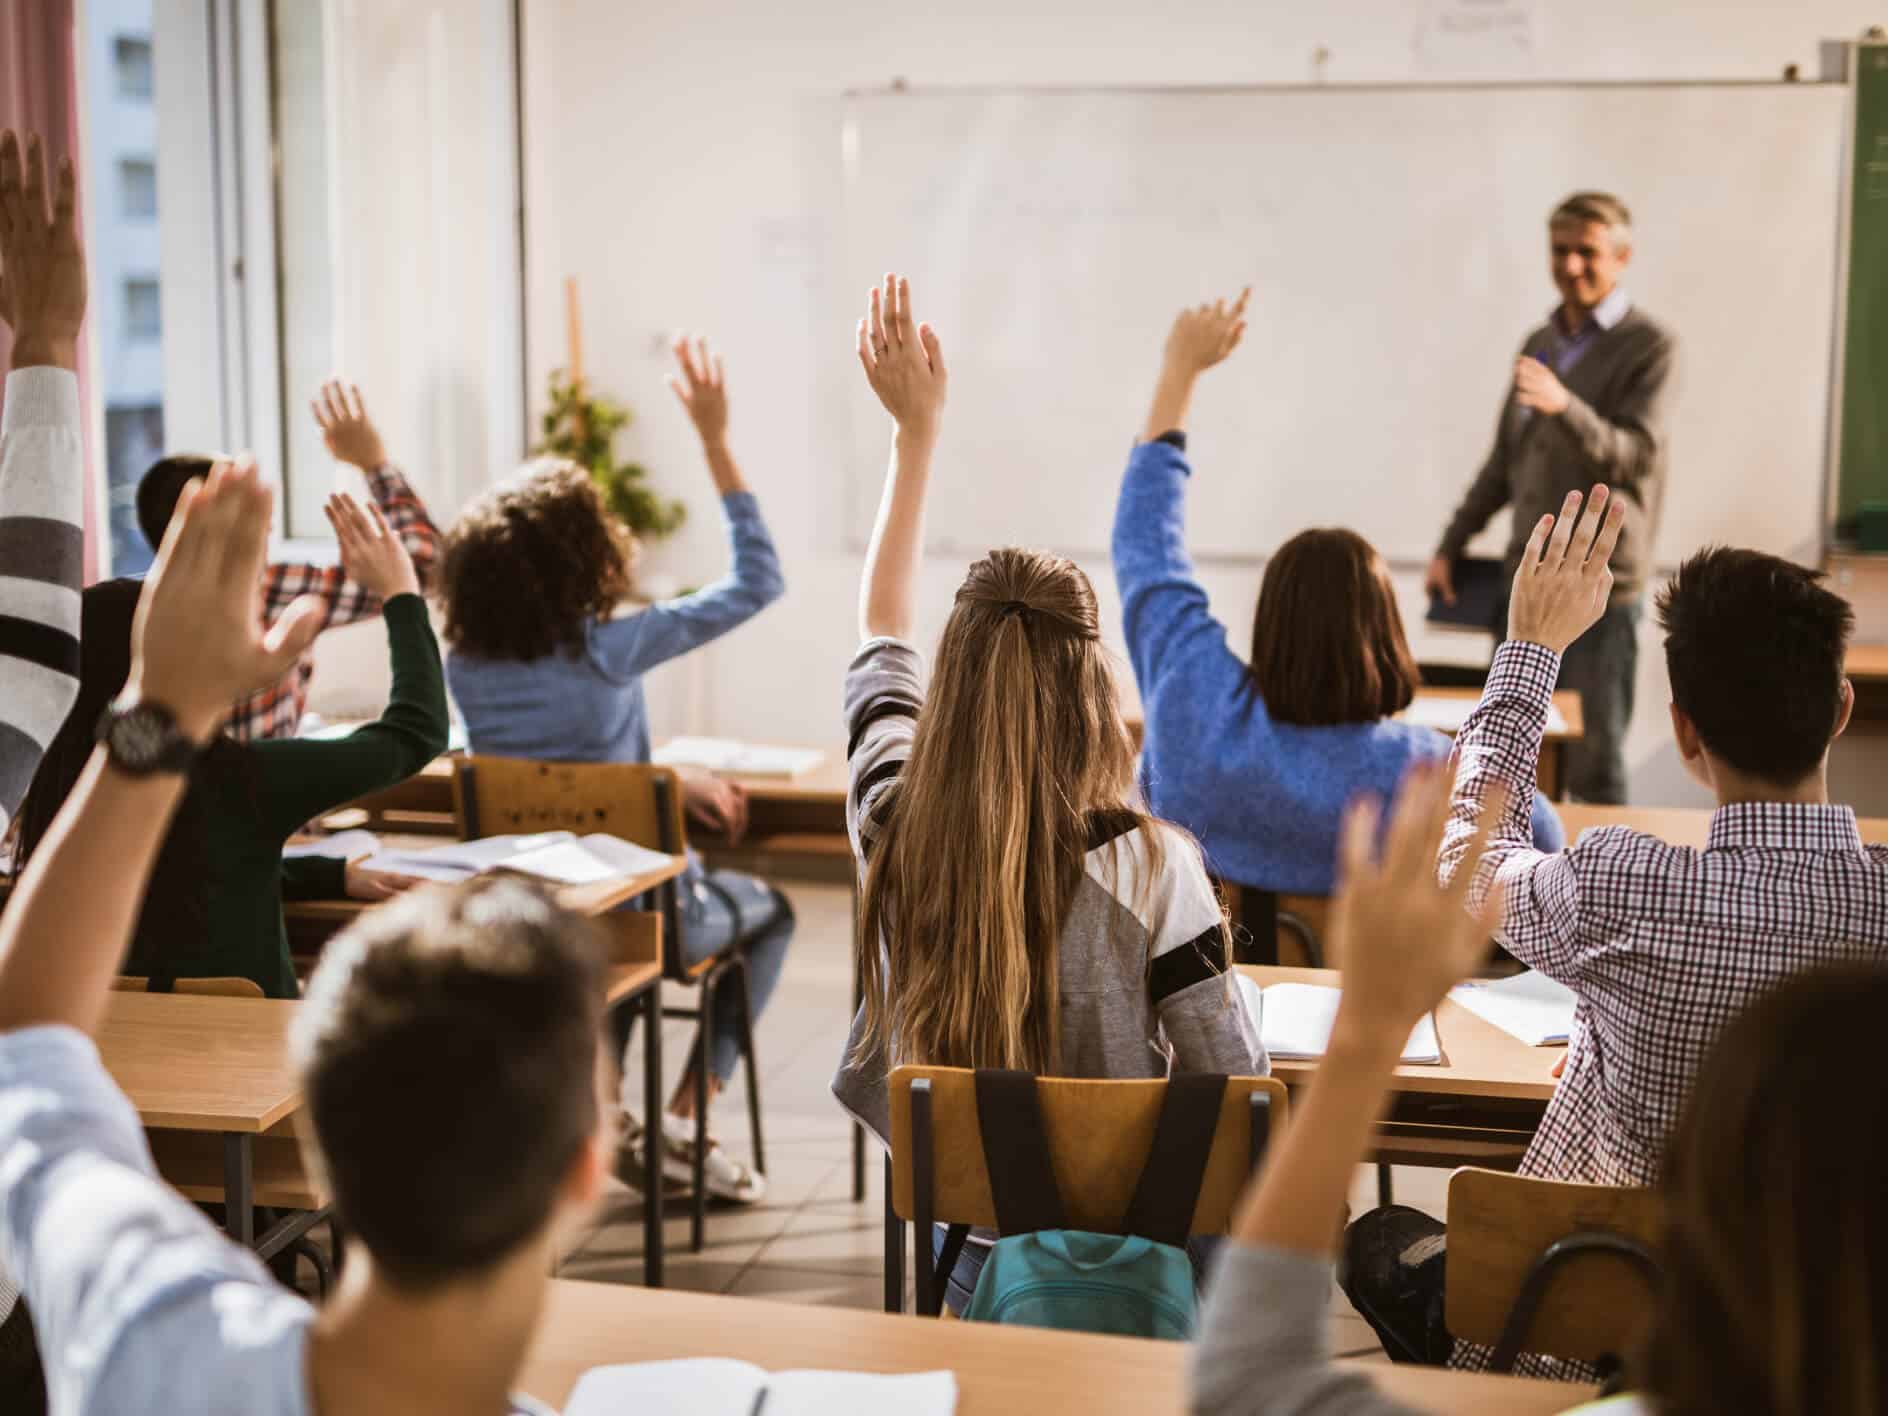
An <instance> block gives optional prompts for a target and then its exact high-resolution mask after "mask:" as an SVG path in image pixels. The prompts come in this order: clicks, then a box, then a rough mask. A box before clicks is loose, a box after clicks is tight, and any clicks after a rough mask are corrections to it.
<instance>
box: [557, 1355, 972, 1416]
mask: <svg viewBox="0 0 1888 1416" xmlns="http://www.w3.org/2000/svg"><path fill="white" fill-rule="evenodd" d="M956 1409H957V1378H956V1377H954V1376H952V1375H951V1374H950V1373H949V1372H913V1373H909V1374H906V1375H901V1376H889V1377H888V1376H880V1375H878V1374H876V1373H871V1372H768V1371H766V1370H764V1369H762V1368H760V1367H756V1366H754V1365H753V1364H752V1363H751V1362H737V1361H733V1360H732V1359H729V1358H725V1357H699V1358H691V1359H688V1360H686V1361H675V1362H634V1363H630V1364H627V1365H624V1366H615V1367H593V1368H591V1369H590V1370H589V1371H587V1372H585V1373H584V1374H583V1376H581V1377H580V1378H578V1380H577V1386H576V1389H575V1390H573V1391H572V1392H571V1394H570V1400H569V1401H567V1402H565V1403H564V1416H643V1413H654V1412H662V1413H664V1416H880V1413H883V1412H887V1411H895V1412H897V1413H898V1416H952V1413H953V1412H955V1411H956Z"/></svg>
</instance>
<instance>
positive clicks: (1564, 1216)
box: [1443, 1169, 1661, 1372]
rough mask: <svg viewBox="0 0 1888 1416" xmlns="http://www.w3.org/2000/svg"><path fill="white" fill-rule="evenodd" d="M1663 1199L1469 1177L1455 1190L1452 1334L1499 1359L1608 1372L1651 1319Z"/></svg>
mask: <svg viewBox="0 0 1888 1416" xmlns="http://www.w3.org/2000/svg"><path fill="white" fill-rule="evenodd" d="M1660 1215H1661V1211H1660V1202H1659V1197H1658V1192H1657V1191H1656V1190H1649V1189H1627V1188H1624V1187H1620V1186H1612V1185H1576V1184H1572V1183H1569V1182H1567V1181H1564V1180H1536V1179H1531V1178H1528V1177H1524V1176H1519V1175H1504V1174H1502V1173H1501V1172H1499V1171H1495V1170H1480V1169H1466V1170H1458V1171H1456V1173H1455V1175H1454V1176H1453V1177H1452V1178H1451V1179H1450V1181H1449V1262H1448V1265H1447V1269H1446V1273H1447V1278H1446V1282H1447V1289H1446V1292H1445V1294H1444V1297H1443V1311H1444V1314H1445V1316H1446V1318H1447V1321H1448V1326H1449V1331H1450V1332H1451V1333H1453V1334H1454V1335H1455V1336H1456V1337H1458V1338H1461V1339H1463V1340H1465V1341H1468V1342H1478V1343H1482V1344H1484V1345H1486V1346H1490V1347H1493V1348H1494V1350H1495V1351H1494V1357H1493V1359H1492V1367H1493V1369H1494V1370H1495V1371H1497V1372H1511V1371H1513V1370H1514V1362H1515V1358H1517V1357H1518V1356H1519V1355H1520V1354H1521V1353H1522V1352H1539V1353H1542V1354H1543V1355H1546V1356H1549V1357H1563V1358H1569V1359H1572V1360H1574V1361H1580V1362H1593V1363H1599V1364H1602V1365H1603V1364H1606V1363H1607V1362H1609V1361H1611V1360H1614V1359H1617V1358H1618V1357H1619V1356H1620V1355H1622V1354H1623V1353H1625V1352H1626V1351H1627V1350H1629V1349H1630V1347H1631V1346H1632V1344H1633V1342H1634V1341H1635V1340H1636V1338H1637V1336H1638V1334H1639V1331H1640V1330H1641V1328H1642V1327H1643V1326H1644V1324H1645V1321H1646V1319H1647V1318H1648V1317H1649V1316H1650V1315H1651V1311H1652V1301H1653V1296H1654V1291H1655V1289H1656V1287H1657V1285H1658V1282H1659V1277H1660V1270H1659V1262H1658V1258H1657V1250H1656V1245H1657V1243H1658V1236H1659V1226H1660Z"/></svg>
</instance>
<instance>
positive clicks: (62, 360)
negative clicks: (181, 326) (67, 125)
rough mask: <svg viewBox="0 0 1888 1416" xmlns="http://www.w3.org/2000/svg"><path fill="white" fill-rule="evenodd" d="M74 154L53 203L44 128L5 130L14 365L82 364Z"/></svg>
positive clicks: (1, 209) (1, 140)
mask: <svg viewBox="0 0 1888 1416" xmlns="http://www.w3.org/2000/svg"><path fill="white" fill-rule="evenodd" d="M76 205H77V188H76V183H75V180H74V178H73V174H72V159H70V158H62V159H60V162H59V173H58V177H57V179H56V181H55V182H54V186H53V194H52V205H51V207H50V208H48V206H47V204H46V157H45V149H44V145H43V144H42V143H41V142H40V140H39V135H38V134H36V133H33V134H28V135H27V139H26V162H25V168H24V174H22V169H21V162H20V140H19V136H18V135H17V134H16V133H14V131H13V130H12V129H11V128H8V129H7V130H6V131H4V132H0V321H3V322H5V324H6V325H7V326H8V327H9V328H10V329H11V330H12V331H13V367H14V368H16V369H26V368H32V367H34V366H37V365H51V366H53V367H56V368H62V369H71V370H73V371H74V372H76V371H77V369H78V367H79V355H78V348H79V326H80V325H81V324H82V323H83V322H84V320H85V252H84V251H83V249H82V248H81V247H80V244H79V225H78V221H77V218H76V216H75V214H74V213H75V208H76Z"/></svg>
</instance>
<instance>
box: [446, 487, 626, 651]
mask: <svg viewBox="0 0 1888 1416" xmlns="http://www.w3.org/2000/svg"><path fill="white" fill-rule="evenodd" d="M635 559H636V542H635V538H634V537H632V536H631V535H630V534H629V530H628V528H627V527H625V526H624V525H623V524H622V523H621V522H620V521H618V520H617V519H616V518H615V517H613V516H611V515H610V514H609V513H608V511H606V510H605V509H604V506H603V498H602V497H601V496H600V495H599V494H598V492H597V487H596V483H595V482H593V481H591V480H590V474H589V473H587V472H585V471H584V470H583V468H581V467H579V466H578V465H577V464H576V463H574V462H571V461H568V460H567V459H564V458H558V457H541V458H538V459H537V460H536V461H534V462H527V463H526V464H525V465H524V466H523V467H522V468H520V469H519V471H518V473H517V475H516V476H514V477H511V478H509V479H507V480H506V481H505V482H504V483H502V484H501V485H499V486H497V487H494V488H493V489H492V490H491V491H489V492H487V493H486V494H485V495H484V496H482V497H480V498H479V499H478V500H477V501H475V502H473V503H472V504H471V505H470V506H468V507H467V508H466V509H465V511H464V512H462V513H461V514H460V516H459V519H458V520H457V521H455V522H454V523H453V524H452V529H451V530H449V531H448V532H447V533H446V544H445V552H444V556H443V558H442V560H441V562H440V568H439V585H438V590H437V594H438V596H439V600H440V603H441V605H442V607H443V608H444V610H445V614H446V642H447V643H448V644H450V645H451V646H452V647H453V648H454V649H457V650H459V651H460V652H461V653H465V654H471V655H473V656H475V657H477V658H481V659H517V660H523V661H525V662H529V661H530V660H532V659H541V658H544V657H545V656H546V655H548V654H551V653H554V652H556V651H557V650H559V649H574V648H577V647H579V646H580V645H582V644H583V642H584V635H585V632H586V630H587V629H588V628H589V626H590V623H591V621H593V620H596V619H599V618H602V617H603V616H606V615H608V614H609V613H610V611H611V610H613V609H615V608H616V606H617V605H618V604H619V603H620V602H621V601H622V600H623V599H624V597H625V596H627V595H628V594H629V587H630V570H631V568H632V567H633V565H634V564H635Z"/></svg>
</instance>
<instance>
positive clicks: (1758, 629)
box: [1344, 486, 1888, 1376]
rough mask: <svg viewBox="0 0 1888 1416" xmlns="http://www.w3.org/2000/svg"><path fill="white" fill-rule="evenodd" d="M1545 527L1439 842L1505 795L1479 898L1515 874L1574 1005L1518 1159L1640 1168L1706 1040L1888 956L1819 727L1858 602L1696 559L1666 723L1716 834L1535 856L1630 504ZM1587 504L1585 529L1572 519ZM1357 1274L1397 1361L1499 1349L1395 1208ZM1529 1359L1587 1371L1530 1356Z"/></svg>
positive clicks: (1784, 568)
mask: <svg viewBox="0 0 1888 1416" xmlns="http://www.w3.org/2000/svg"><path fill="white" fill-rule="evenodd" d="M1580 502H1581V498H1580V494H1579V493H1578V492H1574V493H1571V494H1570V495H1569V496H1568V497H1567V499H1566V501H1565V503H1564V504H1563V506H1562V508H1561V513H1560V516H1559V517H1558V518H1557V519H1556V518H1555V517H1552V516H1547V517H1543V518H1542V519H1541V521H1540V522H1539V523H1538V524H1537V525H1536V526H1535V527H1534V530H1533V535H1532V538H1531V539H1530V540H1529V542H1528V545H1527V549H1526V552H1525V554H1524V555H1523V556H1522V559H1521V565H1520V569H1519V570H1518V571H1517V572H1516V573H1515V578H1514V594H1513V599H1512V602H1511V605H1510V611H1509V627H1508V634H1509V637H1508V641H1507V642H1506V643H1504V644H1503V645H1502V646H1501V647H1500V648H1499V649H1498V650H1496V652H1495V659H1494V663H1493V664H1492V665H1491V666H1490V669H1489V673H1488V684H1487V687H1486V688H1485V689H1484V690H1483V692H1482V700H1481V703H1480V705H1479V706H1478V707H1477V708H1476V709H1475V711H1474V712H1473V713H1472V714H1471V715H1470V716H1469V719H1468V721H1467V723H1465V724H1464V725H1463V728H1462V733H1461V736H1460V737H1459V738H1458V739H1457V744H1456V779H1455V795H1454V806H1453V811H1452V818H1451V822H1450V826H1449V830H1448V834H1447V836H1446V838H1445V840H1444V843H1443V848H1442V855H1441V875H1442V878H1443V879H1444V880H1445V881H1446V880H1448V879H1450V878H1451V877H1453V876H1454V874H1455V872H1456V871H1457V870H1458V869H1460V868H1461V866H1462V864H1463V862H1464V859H1465V857H1466V853H1467V851H1468V847H1469V843H1470V841H1471V840H1472V839H1473V836H1474V825H1475V821H1476V818H1477V815H1478V814H1479V812H1480V810H1481V804H1482V802H1483V801H1484V800H1486V799H1488V798H1489V796H1490V794H1491V792H1493V791H1494V790H1495V789H1497V788H1503V789H1505V790H1506V791H1507V792H1508V793H1509V794H1510V795H1509V797H1508V809H1507V812H1506V814H1505V816H1504V817H1503V819H1502V820H1501V821H1500V822H1499V823H1498V825H1497V826H1496V829H1495V833H1494V840H1493V841H1492V843H1491V844H1490V846H1489V848H1488V853H1487V855H1486V856H1485V857H1484V858H1483V862H1482V866H1481V875H1480V878H1478V879H1477V881H1476V882H1475V890H1474V891H1473V892H1472V898H1473V899H1474V900H1477V901H1479V900H1480V899H1481V898H1483V896H1484V895H1485V893H1486V892H1487V890H1488V889H1489V888H1490V886H1491V885H1492V884H1493V883H1495V882H1497V881H1499V882H1500V885H1501V887H1502V903H1501V914H1500V921H1501V926H1500V929H1499V931H1498V932H1497V938H1499V939H1500V941H1501V943H1502V944H1504V945H1505V946H1506V947H1507V948H1508V949H1509V951H1510V952H1512V953H1513V954H1514V955H1515V957H1517V958H1518V959H1520V960H1521V962H1523V963H1525V964H1528V965H1529V966H1531V967H1533V968H1536V969H1538V970H1540V971H1541V972H1542V973H1544V974H1546V975H1548V976H1549V977H1551V978H1554V979H1557V980H1559V981H1560V982H1561V983H1563V984H1565V985H1566V986H1567V987H1568V988H1570V989H1572V990H1573V993H1574V995H1575V998H1576V1000H1577V1003H1576V1007H1575V1012H1574V1025H1573V1034H1572V1041H1571V1045H1570V1046H1569V1047H1568V1049H1567V1058H1566V1066H1565V1071H1564V1075H1563V1076H1562V1078H1561V1081H1560V1085H1559V1087H1558V1088H1557V1089H1556V1090H1555V1093H1554V1097H1553V1100H1552V1101H1551V1102H1549V1103H1548V1106H1547V1114H1546V1116H1545V1117H1544V1118H1543V1119H1542V1121H1541V1126H1540V1130H1539V1131H1538V1132H1537V1133H1536V1134H1535V1137H1534V1140H1533V1142H1532V1144H1531V1145H1529V1147H1528V1150H1527V1154H1526V1156H1525V1157H1524V1158H1523V1160H1522V1162H1521V1171H1522V1173H1523V1174H1526V1175H1539V1176H1544V1177H1547V1178H1551V1179H1556V1180H1576V1181H1585V1182H1588V1183H1592V1184H1600V1185H1649V1184H1652V1183H1654V1182H1655V1181H1656V1180H1657V1178H1658V1173H1659V1166H1660V1162H1661V1159H1662V1157H1663V1153H1664V1148H1665V1144H1666V1141H1667V1138H1668V1137H1669V1136H1670V1135H1671V1134H1672V1130H1673V1127H1674V1126H1675V1125H1676V1124H1677V1120H1678V1114H1679V1111H1680V1108H1681V1107H1682V1106H1683V1104H1684V1101H1685V1098H1686V1096H1687V1095H1688V1093H1689V1092H1690V1090H1691V1084H1692V1079H1693V1076H1694V1074H1695V1072H1696V1071H1697V1068H1698V1065H1699V1062H1700V1060H1701V1059H1702V1057H1703V1056H1704V1053H1705V1051H1706V1049H1707V1048H1708V1047H1709V1046H1710V1045H1711V1042H1712V1040H1713V1039H1714V1038H1715V1037H1716V1036H1717V1034H1718V1032H1719V1031H1720V1030H1721V1029H1722V1028H1723V1027H1724V1026H1725V1025H1726V1024H1728V1023H1729V1022H1730V1021H1731V1020H1732V1019H1733V1018H1734V1017H1736V1016H1737V1014H1738V1013H1739V1012H1741V1011H1742V1010H1743V1009H1744V1008H1745V1007H1746V1006H1747V1005H1748V1004H1749V1003H1751V1002H1752V1001H1754V1000H1755V999H1756V998H1757V997H1758V996H1759V995H1760V994H1762V993H1764V992H1766V991H1767V990H1769V989H1770V988H1772V987H1774V986H1775V985H1777V984H1779V983H1781V982H1783V981H1784V980H1785V979H1787V978H1789V977H1791V976H1792V975H1795V974H1797V973H1801V972H1803V971H1805V970H1808V969H1812V968H1816V967H1818V966H1819V965H1823V964H1829V963H1837V962H1843V961H1858V960H1859V961H1869V962H1883V961H1888V847H1883V846H1867V847H1865V846H1864V845H1863V844H1862V837H1861V833H1860V832H1859V831H1858V830H1857V828H1856V824H1855V813H1854V812H1853V811H1851V810H1850V809H1849V808H1848V807H1846V806H1833V805H1831V804H1830V803H1829V788H1828V759H1829V744H1830V743H1831V742H1832V741H1833V740H1834V739H1835V737H1836V736H1837V735H1838V734H1839V733H1840V732H1841V731H1842V729H1843V728H1844V727H1846V726H1847V725H1848V721H1849V712H1850V710H1851V708H1852V707H1853V706H1854V690H1853V688H1852V687H1851V685H1850V684H1849V682H1848V680H1847V679H1846V678H1845V677H1844V676H1843V660H1844V657H1845V652H1846V648H1847V644H1848V637H1849V631H1850V629H1851V627H1852V625H1853V622H1854V616H1853V614H1852V612H1851V611H1850V609H1849V606H1848V605H1847V603H1846V602H1844V601H1843V600H1842V599H1841V597H1839V596H1837V595H1834V594H1832V593H1831V592H1830V591H1828V590H1826V589H1824V588H1823V586H1822V585H1821V584H1820V581H1821V579H1822V577H1821V576H1820V575H1818V574H1817V573H1816V572H1814V571H1810V570H1805V569H1804V568H1802V567H1801V566H1796V565H1792V564H1790V563H1789V562H1787V561H1783V560H1779V559H1778V558H1777V557H1775V556H1768V555H1762V554H1760V553H1758V552H1756V551H1743V550H1726V549H1722V548H1715V549H1710V550H1705V551H1702V552H1700V553H1699V554H1697V555H1695V556H1693V557H1692V558H1691V559H1690V560H1688V561H1686V562H1685V564H1684V565H1683V566H1682V567H1681V568H1680V569H1679V572H1678V574H1677V575H1676V576H1675V577H1674V578H1673V579H1672V581H1671V583H1670V584H1669V585H1668V586H1666V588H1665V589H1664V591H1663V592H1662V593H1661V594H1660V595H1659V597H1658V612H1659V618H1660V624H1661V625H1662V627H1663V628H1664V630H1665V654H1666V663H1667V666H1668V668H1669V670H1670V674H1671V681H1672V705H1671V713H1672V735H1673V737H1674V739H1675V740H1676V742H1677V746H1678V751H1679V755H1680V756H1681V757H1682V758H1683V760H1684V763H1685V767H1686V769H1687V770H1688V771H1689V772H1690V773H1691V774H1692V776H1694V777H1695V778H1697V779H1698V781H1700V782H1702V783H1703V784H1704V785H1706V786H1708V787H1710V788H1711V790H1712V792H1713V793H1714V794H1715V795H1716V797H1717V801H1718V807H1717V811H1716V812H1715V813H1714V814H1713V816H1712V818H1711V829H1710V834H1709V836H1708V837H1707V839H1706V843H1705V847H1704V849H1703V850H1693V849H1690V848H1688V847H1680V846H1672V845H1668V844H1666V843H1665V842H1664V841H1661V840H1659V839H1658V838H1657V837H1654V836H1648V835H1645V834H1644V833H1642V832H1639V831H1634V830H1632V829H1631V828H1629V827H1625V826H1608V827H1605V828H1602V829H1599V830H1593V831H1588V832H1586V834H1584V835H1583V836H1581V838H1580V839H1579V841H1578V842H1576V843H1575V844H1574V845H1573V846H1572V847H1570V848H1569V849H1567V850H1564V851H1560V852H1558V853H1554V854H1545V853H1543V852H1540V851H1537V850H1535V849H1534V848H1533V845H1532V844H1531V842H1530V841H1529V840H1528V821H1527V814H1526V812H1525V811H1517V809H1516V805H1515V803H1516V802H1525V801H1526V799H1527V790H1526V789H1527V788H1528V787H1530V786H1531V785H1532V783H1533V781H1534V773H1535V766H1536V763H1537V761H1538V758H1539V755H1540V743H1541V733H1542V730H1543V728H1544V726H1545V724H1546V721H1547V711H1548V704H1549V698H1550V696H1551V695H1552V693H1553V691H1554V684H1555V679H1556V677H1557V675H1558V673H1559V669H1560V659H1561V655H1562V654H1563V653H1564V652H1565V651H1566V649H1567V647H1568V646H1569V645H1570V644H1572V643H1573V642H1574V641H1575V640H1576V639H1578V638H1579V637H1580V635H1581V634H1582V633H1584V632H1585V631H1586V630H1587V629H1588V628H1589V627H1590V626H1591V625H1592V624H1593V623H1594V622H1595V621H1597V620H1598V619H1599V618H1600V616H1601V615H1602V614H1603V613H1604V612H1605V609H1606V605H1607V597H1608V595H1609V594H1610V593H1611V590H1612V579H1613V577H1612V571H1611V570H1609V569H1608V568H1607V563H1608V558H1609V557H1610V555H1611V553H1612V550H1613V546H1614V543H1615V542H1616V541H1617V540H1618V537H1619V530H1620V527H1621V525H1622V523H1623V522H1624V520H1625V513H1624V508H1623V507H1622V506H1621V505H1620V502H1619V500H1618V499H1616V498H1612V497H1610V496H1609V494H1608V491H1607V489H1606V488H1605V487H1604V486H1596V487H1594V488H1593V490H1592V493H1591V495H1590V497H1589V498H1588V499H1587V505H1586V512H1585V515H1584V516H1581V514H1580ZM1576 521H1577V522H1578V526H1577V529H1576V525H1575V523H1576ZM1344 1267H1345V1289H1346V1291H1347V1292H1348V1293H1349V1294H1350V1296H1351V1301H1352V1302H1353V1303H1355V1304H1356V1306H1357V1308H1358V1311H1359V1312H1361V1313H1362V1314H1363V1315H1364V1316H1365V1317H1366V1318H1368V1319H1370V1321H1371V1323H1372V1325H1373V1326H1375V1327H1376V1329H1377V1331H1378V1333H1379V1335H1380V1336H1382V1337H1383V1339H1384V1345H1385V1347H1386V1348H1387V1349H1388V1350H1389V1352H1390V1355H1391V1356H1392V1357H1396V1358H1399V1359H1403V1360H1415V1361H1430V1362H1438V1361H1442V1360H1445V1359H1449V1358H1450V1356H1451V1348H1452V1347H1453V1348H1454V1354H1453V1359H1452V1360H1453V1361H1454V1363H1455V1365H1458V1366H1471V1367H1473V1366H1481V1365H1485V1357H1486V1354H1485V1352H1484V1351H1483V1350H1482V1349H1480V1348H1470V1347H1467V1346H1466V1345H1456V1344H1453V1343H1452V1341H1451V1339H1450V1337H1449V1335H1448V1332H1447V1331H1446V1329H1445V1327H1444V1325H1443V1322H1442V1285H1443V1268H1444V1250H1443V1228H1442V1226H1441V1225H1440V1224H1439V1223H1438V1222H1437V1221H1435V1220H1433V1219H1430V1218H1429V1217H1428V1216H1426V1215H1420V1214H1418V1213H1417V1212H1416V1211H1414V1210H1409V1209H1405V1208H1403V1207H1400V1206H1389V1207H1387V1208H1385V1209H1380V1210H1376V1211H1374V1212H1372V1213H1370V1214H1367V1215H1365V1216H1364V1217H1363V1218H1361V1219H1359V1220H1358V1221H1357V1222H1356V1223H1355V1224H1353V1225H1352V1226H1351V1229H1350V1233H1349V1235H1348V1236H1347V1238H1346V1242H1345V1263H1344ZM1520 1370H1523V1371H1532V1372H1534V1373H1536V1374H1538V1375H1560V1376H1590V1373H1589V1372H1588V1371H1587V1370H1586V1369H1579V1368H1575V1367H1574V1366H1572V1365H1571V1364H1551V1363H1547V1362H1545V1361H1544V1360H1541V1359H1536V1358H1529V1357H1524V1358H1523V1359H1522V1363H1521V1368H1520Z"/></svg>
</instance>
